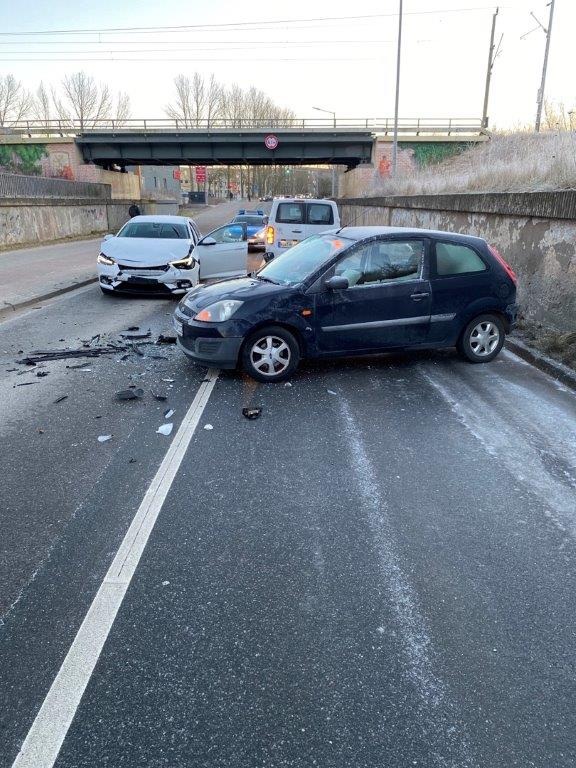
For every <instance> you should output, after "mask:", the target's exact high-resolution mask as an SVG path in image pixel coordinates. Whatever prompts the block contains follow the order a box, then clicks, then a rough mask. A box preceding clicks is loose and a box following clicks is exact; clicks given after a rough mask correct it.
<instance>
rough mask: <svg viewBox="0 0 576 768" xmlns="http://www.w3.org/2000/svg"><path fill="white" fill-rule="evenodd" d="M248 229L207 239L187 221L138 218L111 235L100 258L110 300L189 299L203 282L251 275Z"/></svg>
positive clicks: (235, 227)
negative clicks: (125, 296)
mask: <svg viewBox="0 0 576 768" xmlns="http://www.w3.org/2000/svg"><path fill="white" fill-rule="evenodd" d="M247 257H248V236H247V231H246V225H243V224H226V225H225V226H223V227H218V229H215V230H214V231H212V232H210V233H209V234H208V235H205V236H204V237H202V235H201V234H200V231H199V230H198V227H197V226H196V224H195V223H194V222H193V221H192V219H188V218H186V217H185V216H134V218H132V219H130V221H128V222H126V224H124V226H123V227H122V229H121V230H120V231H119V232H118V234H117V235H106V236H105V238H104V240H103V241H102V245H101V246H100V254H99V256H98V280H99V282H100V288H101V289H102V292H103V293H105V294H108V295H109V294H111V293H154V294H158V295H170V294H174V295H180V294H184V293H186V292H187V291H189V290H190V289H191V288H193V287H194V286H195V285H198V283H199V281H200V280H212V279H220V278H226V277H237V276H244V275H246V274H247Z"/></svg>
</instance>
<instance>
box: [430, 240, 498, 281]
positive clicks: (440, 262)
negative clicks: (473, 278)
mask: <svg viewBox="0 0 576 768" xmlns="http://www.w3.org/2000/svg"><path fill="white" fill-rule="evenodd" d="M485 271H486V264H484V262H483V261H482V259H481V258H480V256H478V254H477V253H476V251H474V250H472V248H468V246H466V245H455V244H454V243H436V273H437V274H438V275H440V276H446V275H462V274H465V273H467V272H485Z"/></svg>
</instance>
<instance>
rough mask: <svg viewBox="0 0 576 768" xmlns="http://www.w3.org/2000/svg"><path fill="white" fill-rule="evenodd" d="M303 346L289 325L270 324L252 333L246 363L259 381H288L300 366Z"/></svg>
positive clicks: (244, 350)
mask: <svg viewBox="0 0 576 768" xmlns="http://www.w3.org/2000/svg"><path fill="white" fill-rule="evenodd" d="M299 362H300V349H299V347H298V342H297V341H296V339H295V338H294V336H293V335H292V334H291V333H290V331H287V330H286V329H285V328H280V327H279V326H273V325H271V326H268V327H266V328H261V329H260V330H258V331H255V332H254V333H252V334H251V335H250V336H249V337H248V338H247V339H246V342H245V343H244V346H243V348H242V365H243V367H244V370H245V371H246V373H248V374H249V375H250V376H252V378H253V379H256V381H263V382H270V383H275V382H278V381H284V380H285V379H287V378H288V377H289V376H291V374H292V373H293V372H294V371H295V370H296V368H297V366H298V363H299Z"/></svg>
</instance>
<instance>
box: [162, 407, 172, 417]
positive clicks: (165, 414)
mask: <svg viewBox="0 0 576 768" xmlns="http://www.w3.org/2000/svg"><path fill="white" fill-rule="evenodd" d="M173 415H174V408H168V410H167V411H165V412H164V418H165V419H169V418H170V416H173Z"/></svg>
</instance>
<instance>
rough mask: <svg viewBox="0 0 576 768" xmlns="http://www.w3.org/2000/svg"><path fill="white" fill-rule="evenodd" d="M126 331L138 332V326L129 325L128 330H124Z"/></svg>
mask: <svg viewBox="0 0 576 768" xmlns="http://www.w3.org/2000/svg"><path fill="white" fill-rule="evenodd" d="M126 330H127V331H139V330H140V326H139V325H131V326H130V328H126Z"/></svg>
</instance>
